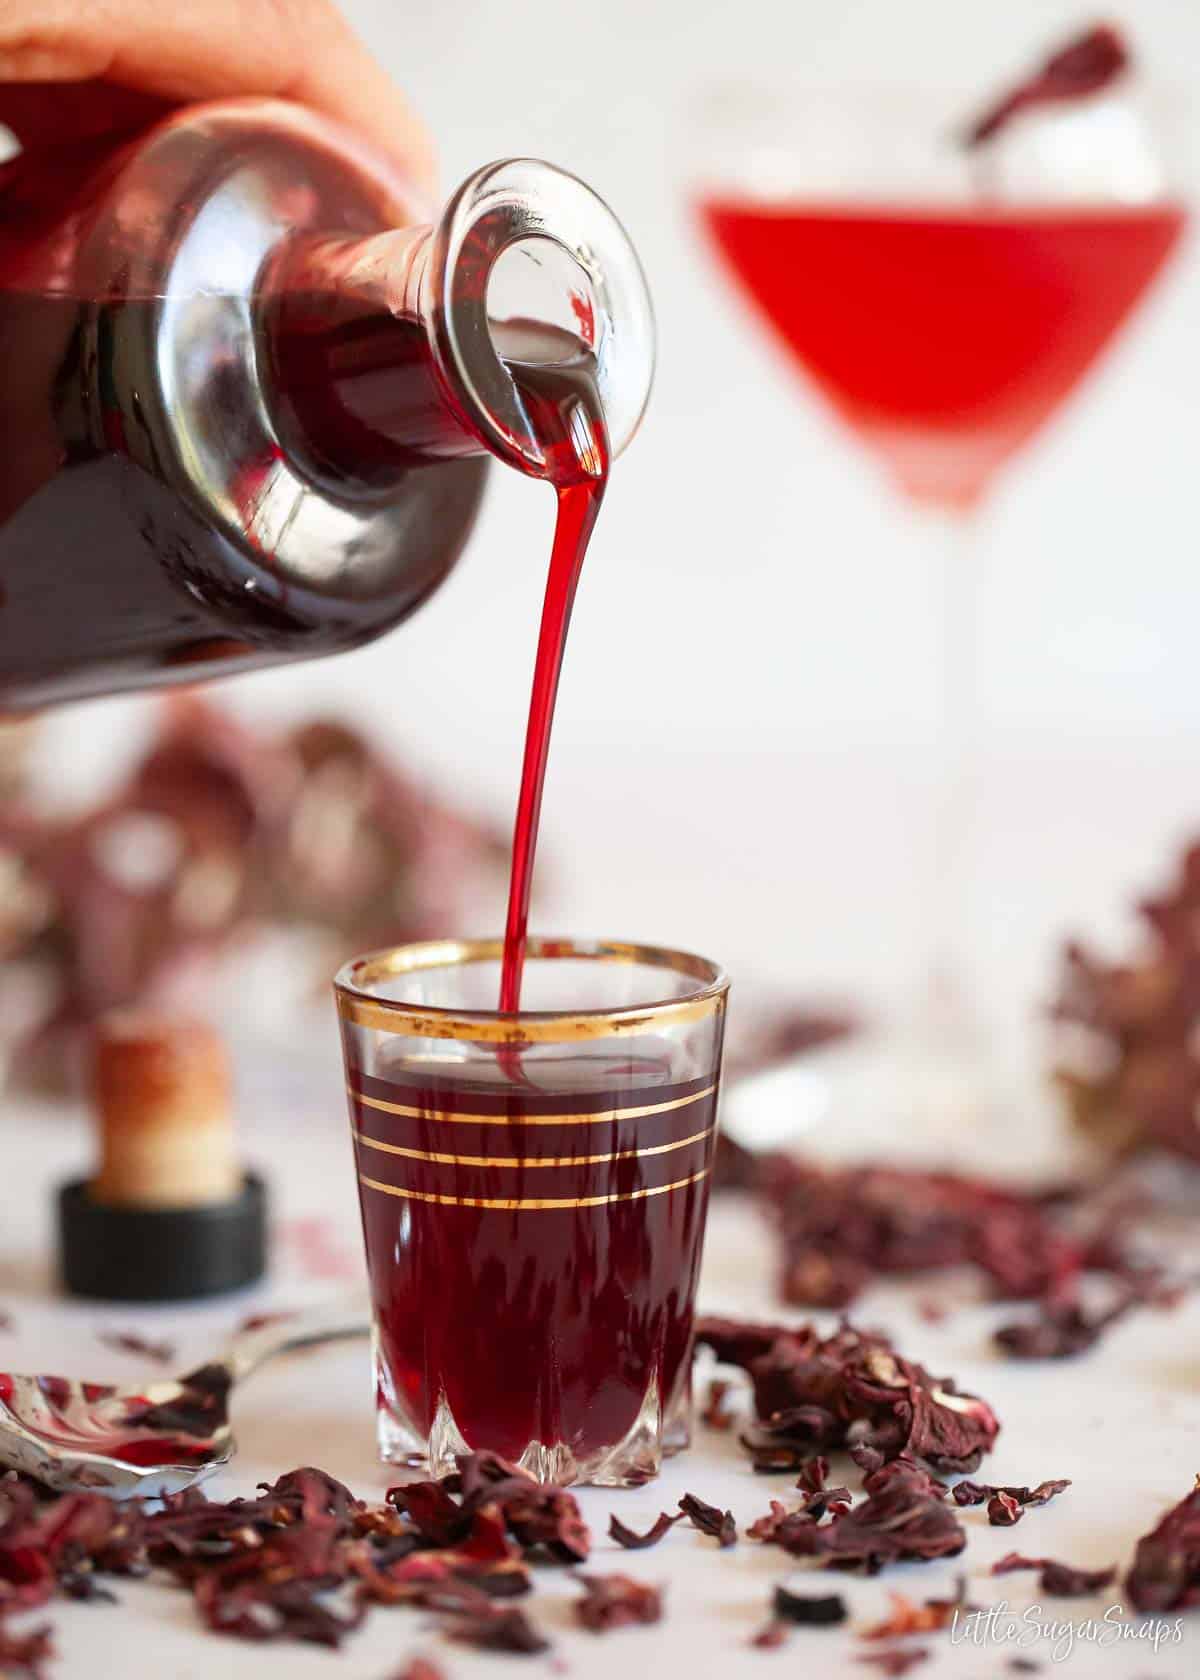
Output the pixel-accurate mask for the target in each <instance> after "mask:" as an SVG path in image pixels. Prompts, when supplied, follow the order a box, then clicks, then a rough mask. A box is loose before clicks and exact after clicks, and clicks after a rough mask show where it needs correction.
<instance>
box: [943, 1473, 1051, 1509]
mask: <svg viewBox="0 0 1200 1680" xmlns="http://www.w3.org/2000/svg"><path fill="white" fill-rule="evenodd" d="M1070 1485H1071V1483H1070V1479H1069V1478H1068V1477H1059V1479H1058V1480H1057V1481H1053V1482H1039V1483H1038V1485H1037V1486H1036V1487H1033V1488H1031V1487H1016V1486H1012V1487H998V1486H996V1485H995V1484H994V1483H992V1482H968V1481H963V1482H959V1483H958V1484H957V1485H956V1486H955V1487H954V1488H953V1489H952V1496H953V1499H954V1503H955V1504H956V1505H984V1504H986V1503H987V1501H988V1500H989V1499H992V1498H994V1497H995V1496H996V1494H999V1493H1006V1494H1008V1496H1009V1498H1010V1499H1015V1500H1016V1502H1017V1504H1018V1505H1021V1506H1029V1505H1046V1504H1048V1503H1049V1501H1050V1500H1051V1499H1053V1498H1054V1497H1055V1496H1056V1495H1057V1494H1060V1493H1061V1492H1062V1491H1063V1489H1064V1488H1069V1487H1070Z"/></svg>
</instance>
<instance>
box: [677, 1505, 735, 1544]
mask: <svg viewBox="0 0 1200 1680" xmlns="http://www.w3.org/2000/svg"><path fill="white" fill-rule="evenodd" d="M679 1509H680V1511H681V1513H682V1514H683V1515H684V1516H685V1517H686V1518H687V1519H688V1521H689V1522H690V1523H691V1525H692V1527H693V1528H698V1529H699V1530H700V1532H701V1534H707V1535H709V1536H710V1537H711V1538H712V1539H713V1540H716V1541H717V1542H718V1543H719V1545H720V1546H721V1547H722V1548H725V1547H727V1546H733V1545H736V1543H737V1537H738V1535H737V1524H736V1523H735V1522H734V1520H733V1512H732V1511H721V1510H718V1508H717V1507H716V1506H715V1505H706V1504H705V1502H704V1501H703V1499H697V1497H696V1495H695V1494H694V1493H685V1494H684V1496H683V1498H682V1499H681V1500H680V1501H679Z"/></svg>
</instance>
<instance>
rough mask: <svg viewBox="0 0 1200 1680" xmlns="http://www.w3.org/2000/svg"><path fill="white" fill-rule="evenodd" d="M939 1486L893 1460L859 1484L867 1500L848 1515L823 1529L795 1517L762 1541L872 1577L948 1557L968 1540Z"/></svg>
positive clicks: (905, 1463)
mask: <svg viewBox="0 0 1200 1680" xmlns="http://www.w3.org/2000/svg"><path fill="white" fill-rule="evenodd" d="M940 1486H941V1485H940V1484H939V1483H938V1482H936V1481H935V1480H934V1479H933V1477H932V1476H930V1475H929V1473H928V1472H927V1471H926V1470H924V1469H923V1468H922V1467H921V1466H920V1465H919V1464H917V1463H915V1462H914V1461H913V1460H912V1459H907V1458H900V1459H895V1460H893V1461H892V1462H890V1463H888V1464H885V1465H883V1466H882V1468H880V1469H878V1470H874V1471H871V1472H870V1473H869V1474H868V1475H866V1476H865V1477H864V1478H863V1487H864V1488H865V1490H866V1492H867V1498H866V1499H864V1500H863V1501H862V1502H861V1503H860V1504H858V1505H856V1506H854V1507H853V1508H852V1509H851V1510H849V1511H846V1512H844V1513H842V1514H841V1515H839V1516H835V1517H833V1518H832V1520H831V1521H829V1522H825V1523H818V1522H815V1521H813V1520H811V1519H810V1518H808V1516H807V1513H802V1514H801V1516H800V1519H799V1520H796V1517H795V1514H793V1516H792V1517H790V1518H789V1517H785V1518H784V1520H783V1521H781V1522H780V1523H779V1525H778V1527H776V1529H775V1531H774V1532H773V1533H771V1534H769V1535H768V1534H764V1535H763V1538H764V1539H770V1540H771V1542H772V1543H773V1544H775V1545H777V1546H782V1547H783V1548H784V1549H785V1550H786V1551H788V1552H790V1553H792V1554H793V1555H794V1556H797V1557H815V1558H819V1559H821V1560H822V1561H824V1562H825V1563H828V1564H832V1565H833V1566H835V1567H837V1568H842V1569H854V1568H861V1569H864V1570H865V1571H866V1572H867V1573H868V1574H871V1575H873V1574H875V1573H876V1572H877V1571H878V1570H880V1569H882V1568H883V1567H884V1565H885V1564H889V1563H899V1562H902V1561H905V1560H914V1561H917V1560H922V1561H923V1560H928V1559H932V1558H938V1557H952V1556H954V1555H955V1554H956V1553H958V1552H961V1551H962V1549H963V1547H964V1546H965V1545H966V1543H967V1536H966V1532H965V1530H964V1529H963V1526H962V1524H961V1523H960V1522H959V1521H958V1518H957V1517H956V1516H955V1515H954V1512H953V1510H952V1509H951V1508H950V1506H948V1505H947V1504H946V1502H945V1500H944V1498H943V1496H942V1493H941V1491H940ZM756 1526H757V1525H756Z"/></svg>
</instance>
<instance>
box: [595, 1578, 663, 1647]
mask: <svg viewBox="0 0 1200 1680" xmlns="http://www.w3.org/2000/svg"><path fill="white" fill-rule="evenodd" d="M576 1579H577V1580H578V1582H579V1584H580V1586H581V1587H582V1588H583V1597H582V1598H581V1599H579V1600H578V1602H577V1603H576V1605H575V1614H576V1616H577V1617H578V1619H579V1620H580V1622H582V1624H583V1626H584V1627H585V1628H588V1629H589V1630H590V1631H591V1632H592V1633H608V1632H610V1631H611V1630H612V1629H613V1628H619V1627H628V1626H630V1625H632V1624H634V1623H638V1622H642V1623H648V1622H658V1621H661V1620H662V1589H661V1588H660V1587H650V1586H646V1585H645V1584H644V1583H643V1582H641V1581H634V1580H632V1579H631V1578H630V1577H629V1576H628V1575H579V1576H577V1577H576Z"/></svg>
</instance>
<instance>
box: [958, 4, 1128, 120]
mask: <svg viewBox="0 0 1200 1680" xmlns="http://www.w3.org/2000/svg"><path fill="white" fill-rule="evenodd" d="M1128 65H1129V49H1128V48H1127V46H1126V45H1125V42H1124V40H1123V39H1122V37H1121V36H1120V34H1119V33H1118V31H1117V30H1115V29H1114V28H1113V27H1112V26H1111V25H1110V24H1096V25H1094V26H1093V27H1092V28H1090V29H1087V30H1085V31H1084V32H1083V33H1082V34H1081V35H1077V36H1076V37H1075V38H1074V39H1073V40H1071V41H1069V42H1068V43H1067V45H1066V46H1065V47H1060V48H1059V49H1058V51H1057V52H1054V53H1052V54H1051V55H1050V57H1049V58H1047V59H1046V61H1045V63H1043V64H1041V65H1039V66H1038V68H1037V70H1035V71H1034V73H1033V74H1032V75H1031V76H1030V77H1028V78H1027V80H1025V81H1024V82H1022V83H1021V84H1020V85H1019V86H1018V87H1016V88H1014V89H1013V90H1012V92H1011V93H1006V94H1005V95H1004V96H1003V98H1001V99H999V100H997V101H996V103H995V104H994V105H990V106H989V107H988V109H987V110H986V111H985V112H984V113H983V115H982V116H981V117H978V118H977V119H976V120H975V121H974V122H973V123H971V124H970V125H969V127H968V128H967V130H966V132H965V134H964V135H963V143H964V145H966V146H969V147H974V146H980V145H982V144H983V143H984V142H985V141H987V140H991V139H993V138H994V137H995V136H996V135H997V134H998V133H999V132H1000V130H1001V129H1002V128H1006V127H1007V126H1008V124H1009V123H1010V122H1011V121H1012V119H1013V118H1014V117H1015V116H1016V115H1017V114H1018V113H1019V112H1021V111H1028V110H1030V109H1031V108H1033V107H1035V106H1038V105H1061V104H1065V103H1069V102H1072V101H1074V100H1077V99H1086V98H1088V97H1089V96H1090V95H1092V94H1095V93H1102V92H1103V91H1104V90H1105V89H1106V88H1108V87H1109V86H1111V84H1112V83H1113V82H1114V81H1115V80H1116V79H1117V77H1118V76H1119V75H1121V73H1122V72H1123V71H1124V70H1126V69H1127V68H1128Z"/></svg>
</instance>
